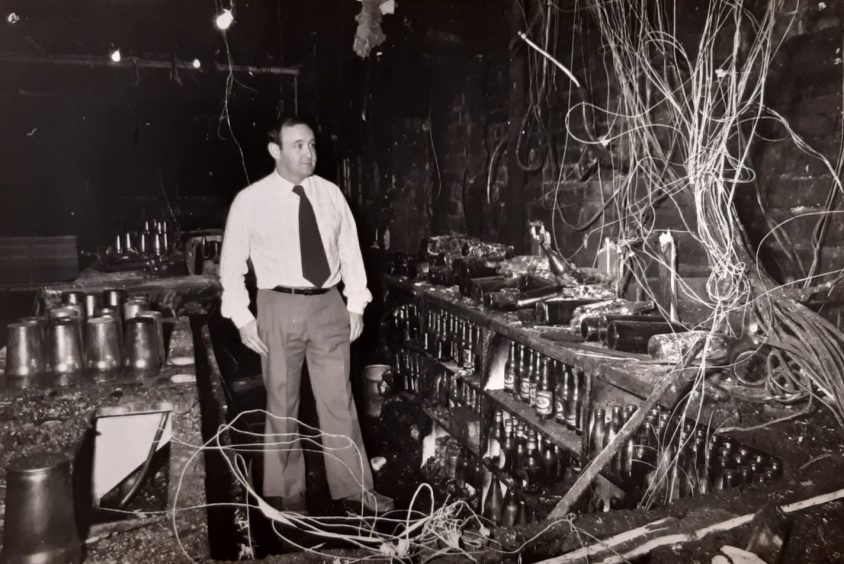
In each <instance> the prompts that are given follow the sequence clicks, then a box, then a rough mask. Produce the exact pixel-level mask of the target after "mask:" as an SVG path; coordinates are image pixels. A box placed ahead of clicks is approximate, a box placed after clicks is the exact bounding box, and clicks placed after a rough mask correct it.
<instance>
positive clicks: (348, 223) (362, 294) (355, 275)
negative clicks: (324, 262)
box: [337, 189, 372, 315]
mask: <svg viewBox="0 0 844 564" xmlns="http://www.w3.org/2000/svg"><path fill="white" fill-rule="evenodd" d="M337 193H338V195H339V197H340V200H341V205H340V210H341V222H340V233H339V236H338V241H337V247H338V253H339V255H340V275H341V277H342V279H343V286H344V287H343V294H344V295H345V296H346V308H347V309H348V310H349V311H350V312H353V313H359V314H361V315H362V314H363V310H364V309H365V308H366V305H367V304H368V303H369V302H371V301H372V293H371V292H370V291H369V289H368V288H367V287H366V269H365V268H364V265H363V256H362V255H361V252H360V243H359V242H358V230H357V225H356V224H355V218H354V217H352V210H351V209H349V204H348V203H346V199H345V198H344V197H343V194H342V192H340V190H339V189H338V190H337Z"/></svg>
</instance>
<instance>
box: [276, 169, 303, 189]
mask: <svg viewBox="0 0 844 564" xmlns="http://www.w3.org/2000/svg"><path fill="white" fill-rule="evenodd" d="M272 175H273V177H274V180H275V183H276V185H278V186H280V187H282V188H283V189H285V190H287V191H288V192H292V191H293V187H294V186H296V185H295V184H293V183H292V182H290V181H289V180H287V179H286V178H284V177H283V176H282V175H280V174H279V173H278V171H277V170H273V174H272ZM308 178H310V177H308ZM307 182H308V179H307V178H306V179H304V180H303V181H302V182H300V184H301V186H302V187H303V188H304V187H305V185H306V184H307Z"/></svg>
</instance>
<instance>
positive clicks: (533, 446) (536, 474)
mask: <svg viewBox="0 0 844 564" xmlns="http://www.w3.org/2000/svg"><path fill="white" fill-rule="evenodd" d="M526 467H527V468H526V472H525V474H526V482H527V484H526V486H525V491H526V492H528V493H536V492H538V491H539V489H540V487H541V486H542V483H543V475H542V459H541V458H540V455H539V448H538V446H537V440H536V437H534V436H531V437H530V438H529V439H528V446H527V464H526Z"/></svg>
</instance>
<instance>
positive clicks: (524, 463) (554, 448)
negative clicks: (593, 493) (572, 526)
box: [487, 410, 569, 493]
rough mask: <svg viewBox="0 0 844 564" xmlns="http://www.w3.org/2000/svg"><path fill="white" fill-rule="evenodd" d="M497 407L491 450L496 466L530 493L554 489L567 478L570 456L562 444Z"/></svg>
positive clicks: (490, 443) (490, 442) (489, 445)
mask: <svg viewBox="0 0 844 564" xmlns="http://www.w3.org/2000/svg"><path fill="white" fill-rule="evenodd" d="M507 415H508V414H505V413H504V412H503V411H501V410H496V412H495V420H494V424H493V429H492V432H491V433H490V437H489V444H488V447H487V452H488V453H489V454H490V456H491V457H492V460H493V461H494V467H496V468H498V469H500V470H501V471H503V472H506V473H507V474H509V475H510V476H511V477H512V479H513V480H514V481H515V483H516V484H517V485H518V486H520V487H521V488H522V489H523V490H524V491H526V492H528V493H539V492H542V491H545V490H548V489H551V488H553V487H554V486H555V485H556V484H557V483H558V482H559V481H560V480H562V479H563V477H564V475H565V472H566V469H567V468H568V466H569V458H568V456H567V455H566V453H565V452H564V451H563V450H562V449H561V448H560V446H559V445H555V444H553V443H552V442H551V441H550V440H548V439H547V438H546V437H544V436H543V435H542V434H540V433H537V432H536V430H535V429H528V427H527V425H526V424H525V422H523V421H519V420H518V419H517V418H516V417H513V416H509V417H508V416H507Z"/></svg>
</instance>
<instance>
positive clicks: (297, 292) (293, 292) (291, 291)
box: [290, 288, 302, 296]
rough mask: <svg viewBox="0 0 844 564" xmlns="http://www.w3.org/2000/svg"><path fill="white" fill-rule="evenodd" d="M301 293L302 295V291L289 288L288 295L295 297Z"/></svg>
mask: <svg viewBox="0 0 844 564" xmlns="http://www.w3.org/2000/svg"><path fill="white" fill-rule="evenodd" d="M301 293H302V290H300V289H298V288H290V294H291V295H294V296H295V295H296V294H301Z"/></svg>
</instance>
